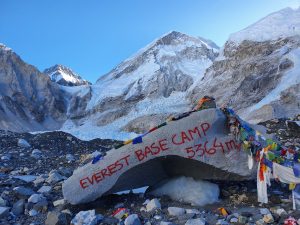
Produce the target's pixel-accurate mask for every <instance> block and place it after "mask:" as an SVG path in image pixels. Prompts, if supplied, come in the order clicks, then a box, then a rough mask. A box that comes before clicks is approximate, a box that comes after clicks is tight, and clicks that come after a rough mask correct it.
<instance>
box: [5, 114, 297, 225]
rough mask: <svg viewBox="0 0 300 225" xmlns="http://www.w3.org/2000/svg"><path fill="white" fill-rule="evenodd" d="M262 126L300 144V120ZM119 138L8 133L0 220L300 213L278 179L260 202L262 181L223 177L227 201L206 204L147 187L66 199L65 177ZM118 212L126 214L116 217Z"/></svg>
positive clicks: (229, 220) (176, 219)
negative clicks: (85, 200)
mask: <svg viewBox="0 0 300 225" xmlns="http://www.w3.org/2000/svg"><path fill="white" fill-rule="evenodd" d="M293 119H294V120H298V121H299V120H300V117H298V118H293ZM262 125H264V126H265V127H266V128H267V132H268V133H273V134H275V135H276V136H277V137H278V139H279V140H280V142H281V143H282V144H284V145H285V146H287V147H292V148H294V149H299V148H300V131H299V126H298V124H297V123H295V122H289V120H287V119H278V120H271V121H268V122H265V123H262ZM118 143H119V142H118V141H113V140H100V139H95V140H93V141H89V142H87V141H81V140H79V139H77V138H75V137H73V136H71V135H69V134H66V133H63V132H48V133H42V134H28V133H24V134H17V133H12V132H4V131H1V132H0V157H1V161H0V194H1V195H0V224H48V225H58V224H70V222H71V220H72V221H73V224H125V225H139V224H147V225H150V224H161V225H167V224H178V225H180V224H186V225H194V224H195V225H196V224H258V225H259V224H283V222H284V220H285V219H286V218H288V217H289V216H292V217H294V218H295V219H300V211H293V210H292V202H291V196H290V195H291V192H290V191H288V187H287V185H283V184H280V183H276V182H275V181H274V182H273V183H272V187H271V188H270V189H269V192H268V193H269V195H270V196H269V200H270V202H269V204H267V205H259V204H258V203H257V194H256V182H255V181H250V182H238V183H237V182H222V183H220V182H215V183H218V184H219V187H220V190H221V195H220V201H219V202H218V203H215V204H212V205H206V206H203V207H197V206H191V205H190V204H186V203H182V202H176V201H173V200H171V199H170V198H168V197H162V198H160V199H156V198H155V197H154V196H151V195H149V194H148V193H147V192H146V193H140V194H133V193H130V194H123V195H110V196H106V197H103V198H100V199H98V200H96V201H94V202H92V203H89V204H83V205H79V206H72V205H70V204H68V203H66V202H65V201H64V200H63V196H62V192H61V186H62V182H63V180H65V179H66V178H67V177H69V176H71V174H72V172H73V170H74V169H75V168H77V167H78V166H80V165H83V164H84V163H86V162H88V161H90V160H91V159H92V157H93V154H92V153H93V152H95V151H98V152H100V153H101V154H105V152H106V151H107V150H109V149H110V148H112V147H113V146H114V145H116V144H118ZM220 208H224V209H225V211H226V212H227V213H228V215H226V213H225V211H224V210H220ZM116 210H118V211H119V212H118V213H117V214H116V215H114V216H113V214H114V213H115V211H116ZM222 211H223V212H222ZM127 216H128V217H127ZM125 217H127V218H126V219H125ZM79 220H85V221H86V223H80V222H79ZM88 221H89V222H88ZM291 224H292V223H291Z"/></svg>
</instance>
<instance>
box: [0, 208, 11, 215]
mask: <svg viewBox="0 0 300 225" xmlns="http://www.w3.org/2000/svg"><path fill="white" fill-rule="evenodd" d="M9 209H10V208H9V207H0V218H3V217H6V216H8V215H9Z"/></svg>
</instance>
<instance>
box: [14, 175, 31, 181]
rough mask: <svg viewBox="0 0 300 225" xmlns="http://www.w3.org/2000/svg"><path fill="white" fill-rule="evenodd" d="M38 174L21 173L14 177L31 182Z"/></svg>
mask: <svg viewBox="0 0 300 225" xmlns="http://www.w3.org/2000/svg"><path fill="white" fill-rule="evenodd" d="M36 177H37V176H34V175H19V176H13V178H16V179H19V180H22V181H25V182H27V183H30V182H32V181H34V180H35V179H36Z"/></svg>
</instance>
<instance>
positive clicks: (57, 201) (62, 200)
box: [53, 199, 67, 207]
mask: <svg viewBox="0 0 300 225" xmlns="http://www.w3.org/2000/svg"><path fill="white" fill-rule="evenodd" d="M66 203H67V201H66V200H65V199H59V200H56V201H54V202H53V205H54V207H56V206H59V205H65V204H66Z"/></svg>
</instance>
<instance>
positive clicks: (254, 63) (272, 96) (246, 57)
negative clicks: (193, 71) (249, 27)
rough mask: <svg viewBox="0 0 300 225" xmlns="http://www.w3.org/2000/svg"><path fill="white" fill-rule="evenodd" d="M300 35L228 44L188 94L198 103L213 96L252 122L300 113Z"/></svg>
mask: <svg viewBox="0 0 300 225" xmlns="http://www.w3.org/2000/svg"><path fill="white" fill-rule="evenodd" d="M299 47H300V38H299V36H294V37H288V38H281V39H278V40H270V41H263V42H255V41H249V40H245V41H243V42H241V43H239V44H238V45H237V44H236V43H234V42H230V41H228V42H227V43H226V44H225V46H224V48H223V51H222V53H221V54H222V55H220V57H218V58H217V59H216V61H215V62H214V63H213V65H212V66H210V67H209V68H208V69H207V71H206V73H205V75H204V78H203V79H202V80H201V81H199V82H198V83H197V85H196V87H195V88H194V89H193V90H192V91H191V92H190V93H189V98H190V99H191V100H192V101H195V100H196V99H197V98H199V97H201V96H203V95H213V96H214V97H215V98H216V99H217V103H218V104H219V105H227V106H230V107H232V108H234V109H235V110H237V112H238V113H239V114H240V115H241V116H242V117H245V118H246V119H248V120H252V122H259V121H263V120H267V119H271V118H273V117H285V116H292V115H295V113H296V112H297V111H299V109H300V108H299V103H300V98H299V93H300V90H299V83H300V79H299V77H300V70H299V66H300V65H299V63H298V56H299V53H300V48H299Z"/></svg>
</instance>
